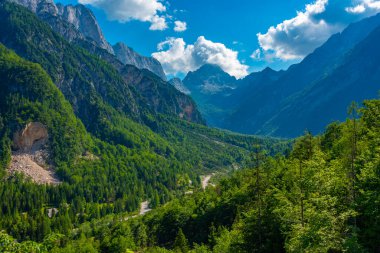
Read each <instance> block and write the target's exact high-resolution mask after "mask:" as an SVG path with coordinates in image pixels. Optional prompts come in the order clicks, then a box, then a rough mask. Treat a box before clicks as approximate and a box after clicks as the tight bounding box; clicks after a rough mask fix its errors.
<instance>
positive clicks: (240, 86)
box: [184, 14, 380, 137]
mask: <svg viewBox="0 0 380 253" xmlns="http://www.w3.org/2000/svg"><path fill="white" fill-rule="evenodd" d="M379 26H380V14H378V15H375V16H373V17H369V18H366V19H364V20H361V21H359V22H357V23H353V24H351V25H349V26H348V27H347V28H346V29H345V30H344V31H343V32H341V33H338V34H335V35H333V36H332V37H331V38H330V39H328V41H326V43H324V44H323V45H322V46H321V47H319V48H317V49H316V50H315V51H314V52H313V53H311V54H310V55H308V56H307V57H306V58H305V59H304V60H303V61H302V62H300V63H298V64H294V65H292V66H291V67H289V69H288V70H286V71H278V72H277V71H273V70H271V69H269V68H267V69H265V70H263V71H261V72H258V73H252V74H251V75H249V76H247V77H245V78H244V79H242V80H238V81H236V83H235V84H234V85H235V87H236V88H235V89H233V92H232V93H231V94H230V95H229V96H227V97H226V96H225V97H223V96H219V97H218V99H219V101H216V102H215V103H213V104H212V105H213V106H215V105H216V104H217V105H218V107H217V108H218V110H219V112H220V113H219V114H214V115H212V114H209V113H208V112H207V111H205V110H204V106H208V107H210V105H209V104H207V103H209V102H210V101H212V98H213V96H212V95H210V94H208V95H206V96H205V95H204V94H203V97H199V96H197V94H196V95H193V94H192V96H193V97H194V99H195V101H196V102H197V103H198V104H199V107H200V110H201V111H202V113H203V115H204V116H205V118H206V121H207V122H208V123H210V124H211V125H213V126H217V127H220V128H225V129H229V130H232V131H236V132H241V133H247V134H261V135H272V136H279V137H296V136H299V135H302V134H303V132H304V131H305V130H306V129H307V130H310V131H312V132H313V133H315V134H317V133H320V132H321V131H323V128H324V127H325V126H326V125H327V124H328V123H329V122H331V121H336V120H340V121H341V120H344V119H345V118H346V116H347V108H348V106H349V104H350V102H351V101H357V102H358V103H361V102H362V101H363V100H364V99H371V98H375V97H376V96H377V92H376V90H377V89H380V87H379V86H378V83H380V77H378V76H377V70H376V66H378V65H380V63H379V62H377V60H376V58H374V57H373V56H372V55H377V48H376V47H374V46H369V45H370V42H369V41H367V45H368V46H367V47H363V46H359V45H360V44H361V43H364V41H365V40H372V41H374V43H376V33H375V34H372V32H373V31H374V30H376V29H377V27H379ZM358 47H360V48H361V49H360V51H361V52H360V53H359V52H358V50H359V49H358ZM371 50H372V51H371ZM354 52H356V53H354ZM364 55H365V56H366V57H367V60H368V62H367V61H365V59H363V57H362V56H364ZM357 62H361V65H355V64H356V63H357ZM348 66H351V67H348ZM354 66H356V67H354ZM363 66H366V67H367V68H368V69H372V72H368V71H366V70H365V69H363ZM343 69H345V70H344V71H347V73H344V71H343ZM358 70H360V71H361V72H360V71H358ZM361 73H367V78H364V77H363V76H362V74H361ZM225 74H226V73H225ZM190 75H194V73H190ZM208 75H209V76H207V74H205V73H203V74H202V78H201V79H198V80H197V81H196V82H194V83H198V85H200V84H202V82H204V81H202V80H207V79H208V78H209V77H212V76H214V75H215V74H214V73H212V72H211V73H209V74H208ZM354 75H356V76H355V77H354ZM349 76H350V77H352V79H348V78H347V77H349ZM338 77H339V78H340V79H341V80H342V81H339V78H338ZM186 79H187V77H186V78H185V80H186ZM193 79H194V78H193ZM343 80H345V81H343ZM369 82H370V83H369ZM184 83H185V84H187V83H186V82H185V81H184ZM194 83H190V85H189V84H188V85H189V86H191V87H194V86H195V87H196V84H194ZM188 85H186V86H188ZM215 85H216V86H217V85H218V84H215ZM220 85H223V82H222V81H221V83H220ZM354 90H355V92H353V91H354ZM338 94H339V96H338ZM226 115H227V116H226Z"/></svg>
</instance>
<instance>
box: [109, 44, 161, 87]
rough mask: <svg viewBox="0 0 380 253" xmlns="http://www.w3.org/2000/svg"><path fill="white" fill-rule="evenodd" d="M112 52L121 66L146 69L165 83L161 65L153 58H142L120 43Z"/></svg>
mask: <svg viewBox="0 0 380 253" xmlns="http://www.w3.org/2000/svg"><path fill="white" fill-rule="evenodd" d="M113 50H114V52H115V55H116V57H117V59H118V60H119V61H121V62H122V63H123V64H128V65H134V66H136V67H137V68H139V69H147V70H149V71H151V72H153V73H154V74H156V75H157V76H159V77H161V79H162V80H164V81H166V75H165V73H164V69H163V68H162V66H161V63H160V62H159V61H158V60H156V59H154V58H153V57H145V56H142V55H140V54H138V53H137V52H135V51H134V50H133V49H132V48H130V47H128V46H127V45H125V44H124V43H122V42H119V43H117V44H116V45H114V46H113Z"/></svg>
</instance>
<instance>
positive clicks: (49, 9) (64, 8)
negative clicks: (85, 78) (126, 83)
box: [8, 0, 166, 81]
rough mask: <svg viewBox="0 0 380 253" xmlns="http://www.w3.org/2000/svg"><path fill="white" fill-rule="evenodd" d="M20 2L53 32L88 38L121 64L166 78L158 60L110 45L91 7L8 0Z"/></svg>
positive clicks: (72, 38) (74, 38)
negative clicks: (146, 70)
mask: <svg viewBox="0 0 380 253" xmlns="http://www.w3.org/2000/svg"><path fill="white" fill-rule="evenodd" d="M8 1H10V2H14V3H17V4H20V5H22V6H24V7H26V8H28V9H29V10H31V11H32V12H34V13H36V14H37V15H38V17H39V18H41V19H42V20H44V21H45V22H47V23H48V24H49V25H50V26H51V27H52V28H53V29H54V30H55V31H56V32H58V33H59V34H61V35H62V36H63V37H64V38H65V39H67V40H68V41H70V42H73V41H74V42H78V40H79V41H83V40H88V41H89V42H91V43H92V44H94V45H96V46H98V47H100V48H103V49H105V50H107V51H108V53H110V54H113V55H115V56H116V57H117V58H118V60H120V61H121V62H122V63H123V64H129V65H134V66H136V67H137V68H139V69H148V70H150V71H151V72H153V73H155V74H156V75H158V76H159V77H161V78H162V79H163V80H164V81H166V75H165V73H164V71H163V68H162V66H161V63H160V62H159V61H158V60H156V59H154V58H153V57H145V56H142V55H140V54H138V53H137V52H135V51H134V50H133V49H131V48H129V47H128V46H126V45H125V44H124V43H117V44H116V45H114V46H111V45H110V43H108V42H107V40H106V38H105V37H104V34H103V32H102V30H101V28H100V26H99V24H98V22H97V20H96V17H95V15H94V14H93V13H92V11H91V10H90V9H88V8H87V7H85V6H84V5H82V4H77V5H75V6H74V5H70V4H69V5H63V4H61V3H57V4H55V3H54V1H53V0H8Z"/></svg>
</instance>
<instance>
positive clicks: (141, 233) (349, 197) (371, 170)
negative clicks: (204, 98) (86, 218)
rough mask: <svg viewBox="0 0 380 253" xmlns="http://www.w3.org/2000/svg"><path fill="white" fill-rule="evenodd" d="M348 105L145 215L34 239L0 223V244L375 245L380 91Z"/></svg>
mask: <svg viewBox="0 0 380 253" xmlns="http://www.w3.org/2000/svg"><path fill="white" fill-rule="evenodd" d="M350 111H351V118H349V119H347V121H346V122H345V123H342V124H339V123H333V124H331V125H329V126H328V127H327V129H326V132H325V133H324V134H322V135H320V136H316V137H313V136H311V135H310V134H309V133H306V134H305V135H304V136H302V137H300V138H299V139H297V140H296V142H295V144H294V147H293V149H292V151H291V152H290V153H289V154H288V155H286V156H284V155H277V156H274V157H271V156H268V154H267V152H265V150H263V149H262V148H261V147H260V146H255V147H254V149H253V151H252V152H251V163H250V166H249V167H247V168H246V169H242V170H239V171H237V172H233V173H232V174H231V175H230V176H228V177H226V178H225V179H222V180H221V181H220V182H219V183H218V184H217V185H216V186H215V187H211V186H210V187H209V188H208V189H207V190H206V191H198V192H195V193H194V194H193V195H189V196H183V197H181V198H179V199H176V200H173V201H171V202H169V203H167V204H165V205H164V206H162V207H159V208H157V209H155V210H153V211H151V212H150V213H148V214H146V215H145V216H140V217H137V218H134V219H127V220H126V219H125V216H122V215H108V216H106V217H103V218H101V219H95V220H92V221H90V222H84V223H82V224H81V225H79V226H78V227H77V228H76V229H74V230H72V231H71V232H70V233H68V234H66V235H64V234H58V233H54V234H50V235H48V236H46V237H45V238H44V239H43V240H42V241H41V242H40V243H33V242H30V241H28V242H23V243H16V242H14V240H13V239H12V238H11V237H10V236H8V235H7V234H4V233H3V234H1V241H2V243H1V244H0V245H2V246H1V247H3V250H5V249H7V250H10V251H12V250H14V249H19V251H20V252H23V251H22V249H27V248H28V249H32V248H33V249H34V252H44V251H51V252H136V251H137V252H218V253H220V252H378V251H379V244H378V242H379V241H380V238H379V235H380V233H379V232H380V225H379V220H380V219H379V218H380V217H379V215H380V212H379V201H380V197H379V186H380V185H379V182H380V172H379V168H380V167H379V164H380V159H379V148H380V142H379V140H380V135H379V133H380V113H379V111H380V100H372V101H365V102H364V107H363V108H361V109H357V108H356V106H353V107H352V108H351V110H350ZM358 115H359V116H358ZM25 252H27V251H25Z"/></svg>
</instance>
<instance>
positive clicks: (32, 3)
mask: <svg viewBox="0 0 380 253" xmlns="http://www.w3.org/2000/svg"><path fill="white" fill-rule="evenodd" d="M9 1H10V2H14V3H17V4H20V5H22V6H24V7H26V8H28V9H29V10H31V11H32V12H34V13H35V14H37V16H39V17H40V18H41V19H43V20H44V21H46V22H47V23H49V24H50V25H51V26H52V27H53V29H54V30H56V31H57V32H59V33H60V34H61V35H62V36H64V37H65V38H66V39H67V40H69V41H72V40H75V39H89V40H91V41H93V42H94V43H95V44H96V45H97V46H98V47H100V48H103V49H105V50H107V51H108V52H110V53H113V49H112V46H111V45H110V44H109V43H108V42H107V41H106V39H105V38H104V35H103V32H102V30H101V29H100V27H99V24H98V22H97V20H96V18H95V16H94V14H93V13H92V12H91V10H89V9H87V8H86V7H84V6H83V5H80V4H78V5H76V6H73V5H66V6H65V5H62V4H57V5H56V4H55V3H54V2H53V1H52V0H9ZM65 23H66V24H65ZM67 24H71V25H72V27H70V26H68V25H67Z"/></svg>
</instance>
